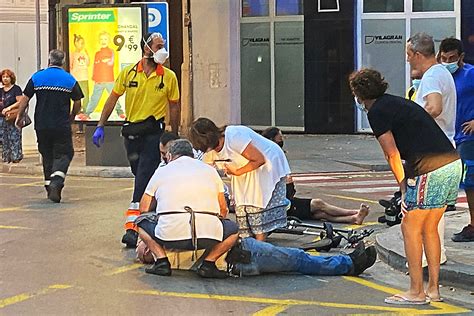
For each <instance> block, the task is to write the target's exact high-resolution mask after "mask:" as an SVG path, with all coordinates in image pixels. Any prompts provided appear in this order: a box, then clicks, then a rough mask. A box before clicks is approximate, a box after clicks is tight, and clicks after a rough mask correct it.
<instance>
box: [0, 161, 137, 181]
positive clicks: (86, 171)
mask: <svg viewBox="0 0 474 316" xmlns="http://www.w3.org/2000/svg"><path fill="white" fill-rule="evenodd" d="M2 172H4V173H13V174H27V175H42V174H43V167H42V166H41V165H31V164H19V165H13V164H3V166H2ZM67 174H68V176H79V177H100V178H133V174H132V172H131V171H130V168H129V167H95V166H90V167H77V166H71V167H69V170H68V172H67Z"/></svg>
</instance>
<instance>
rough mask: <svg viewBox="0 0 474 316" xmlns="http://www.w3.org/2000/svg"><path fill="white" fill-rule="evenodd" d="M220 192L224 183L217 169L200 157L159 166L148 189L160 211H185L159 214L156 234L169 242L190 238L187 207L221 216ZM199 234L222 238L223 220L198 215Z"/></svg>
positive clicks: (205, 236) (197, 227) (158, 212)
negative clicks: (200, 159)
mask: <svg viewBox="0 0 474 316" xmlns="http://www.w3.org/2000/svg"><path fill="white" fill-rule="evenodd" d="M220 192H224V186H223V183H222V180H221V178H220V177H219V175H218V174H217V171H216V170H215V169H214V168H212V167H211V166H208V165H207V164H205V163H204V162H202V161H199V160H197V159H194V158H191V157H186V156H182V157H179V158H177V159H176V160H173V161H171V162H170V163H168V164H167V165H166V166H164V167H161V168H158V169H156V171H155V173H154V174H153V177H152V178H151V179H150V182H149V183H148V186H147V188H146V190H145V193H146V194H148V195H151V196H154V197H155V198H156V202H157V206H156V213H157V214H160V213H166V212H183V214H166V215H165V214H163V215H162V216H159V219H158V225H157V226H156V228H155V235H156V237H158V238H159V239H161V240H166V241H175V240H184V239H190V238H191V226H190V224H189V219H190V215H189V213H188V212H186V211H185V210H184V207H185V206H189V207H191V208H192V209H193V210H194V211H204V212H212V213H215V214H217V215H219V213H220V207H219V201H218V195H219V193H220ZM196 235H197V237H198V238H210V239H215V240H219V241H222V238H223V229H222V223H221V221H220V220H219V218H217V216H213V215H207V214H196Z"/></svg>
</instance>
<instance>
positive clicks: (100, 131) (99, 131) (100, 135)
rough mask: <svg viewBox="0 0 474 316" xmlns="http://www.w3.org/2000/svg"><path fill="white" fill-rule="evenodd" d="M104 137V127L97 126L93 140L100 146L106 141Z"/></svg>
mask: <svg viewBox="0 0 474 316" xmlns="http://www.w3.org/2000/svg"><path fill="white" fill-rule="evenodd" d="M104 139H105V133H104V127H103V126H97V127H96V129H95V132H94V135H93V136H92V142H93V143H94V145H96V146H97V147H100V146H101V145H102V144H103V143H104Z"/></svg>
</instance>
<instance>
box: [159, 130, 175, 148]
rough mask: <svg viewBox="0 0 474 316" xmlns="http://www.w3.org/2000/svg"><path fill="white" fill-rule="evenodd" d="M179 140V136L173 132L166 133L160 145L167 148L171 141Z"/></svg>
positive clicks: (161, 138)
mask: <svg viewBox="0 0 474 316" xmlns="http://www.w3.org/2000/svg"><path fill="white" fill-rule="evenodd" d="M177 139H179V136H178V135H176V133H173V132H164V133H163V134H162V135H161V137H160V144H161V145H163V146H166V145H167V144H168V143H169V142H170V141H172V140H177Z"/></svg>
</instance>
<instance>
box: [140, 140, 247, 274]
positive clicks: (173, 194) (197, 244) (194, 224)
mask: <svg viewBox="0 0 474 316" xmlns="http://www.w3.org/2000/svg"><path fill="white" fill-rule="evenodd" d="M193 157H194V154H193V148H192V145H191V143H190V142H189V141H188V140H185V139H178V140H175V141H173V142H172V143H171V144H170V145H169V149H168V153H167V159H168V164H167V165H166V166H164V167H162V168H158V169H157V170H156V171H155V174H154V175H153V177H152V178H151V179H150V182H149V183H148V186H147V188H146V190H145V193H144V194H143V197H142V199H141V201H140V211H141V212H142V213H144V212H147V211H148V210H149V207H150V205H151V203H152V202H153V199H156V202H157V206H156V214H154V215H153V216H143V217H140V219H139V220H137V225H138V233H139V236H140V238H141V239H142V240H143V241H144V242H145V244H146V245H147V246H148V248H149V249H150V250H151V252H152V253H153V255H154V257H155V263H154V264H153V266H151V267H150V268H147V269H145V271H146V272H147V273H151V274H157V275H171V265H170V262H169V260H168V258H167V257H166V252H165V248H167V249H179V250H196V249H211V250H210V252H209V254H208V255H207V256H206V258H204V261H203V264H202V265H201V266H200V267H199V268H198V270H197V273H198V274H199V275H200V276H201V277H205V278H206V277H207V278H225V277H226V276H227V273H226V272H225V271H221V270H219V269H217V267H216V265H215V261H216V260H217V259H218V258H219V257H220V256H222V255H223V254H224V253H226V252H227V251H228V250H229V249H230V248H231V247H232V246H233V245H234V244H235V242H236V241H237V238H238V227H237V224H235V223H234V222H232V221H230V220H228V219H224V218H225V217H226V216H227V205H226V201H225V198H224V186H223V183H222V180H221V178H220V177H219V174H218V173H217V171H216V170H215V169H214V168H212V167H211V166H208V165H207V164H205V163H203V162H202V161H199V160H197V159H194V158H193Z"/></svg>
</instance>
